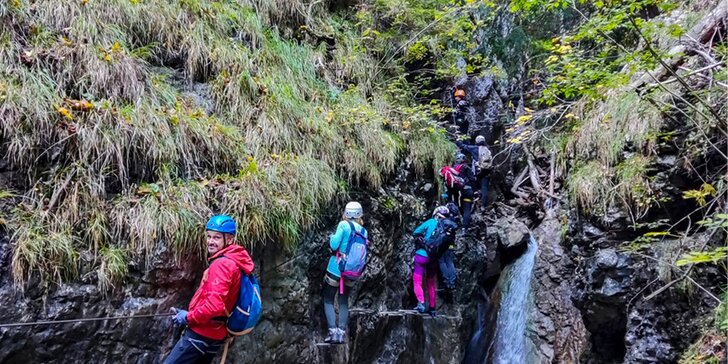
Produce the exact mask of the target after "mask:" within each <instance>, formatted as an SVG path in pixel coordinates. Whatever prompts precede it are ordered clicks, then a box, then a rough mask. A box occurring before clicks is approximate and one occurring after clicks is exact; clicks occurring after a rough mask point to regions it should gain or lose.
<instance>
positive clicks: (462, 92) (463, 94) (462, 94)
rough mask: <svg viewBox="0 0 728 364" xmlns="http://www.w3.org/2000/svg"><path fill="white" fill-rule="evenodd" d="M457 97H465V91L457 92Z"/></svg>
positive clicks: (459, 90)
mask: <svg viewBox="0 0 728 364" xmlns="http://www.w3.org/2000/svg"><path fill="white" fill-rule="evenodd" d="M455 97H465V90H462V89H458V90H456V91H455Z"/></svg>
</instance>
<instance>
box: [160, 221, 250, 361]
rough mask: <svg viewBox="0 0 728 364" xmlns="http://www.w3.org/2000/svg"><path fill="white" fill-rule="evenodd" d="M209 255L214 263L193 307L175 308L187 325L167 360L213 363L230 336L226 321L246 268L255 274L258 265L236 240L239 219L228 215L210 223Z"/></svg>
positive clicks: (177, 321) (178, 318) (177, 316)
mask: <svg viewBox="0 0 728 364" xmlns="http://www.w3.org/2000/svg"><path fill="white" fill-rule="evenodd" d="M206 229H207V232H206V238H207V252H208V254H209V258H207V260H208V262H209V264H210V266H209V267H208V268H207V270H205V273H203V275H202V281H201V282H200V287H199V288H198V289H197V292H195V295H194V296H193V297H192V300H191V301H190V305H189V311H185V310H182V309H173V310H174V311H175V313H176V314H175V316H174V317H173V318H172V320H173V321H174V323H175V324H177V325H187V329H186V330H185V332H184V334H183V335H182V337H181V338H180V339H179V341H177V344H175V346H174V348H173V349H172V352H170V354H169V356H168V357H167V359H166V360H165V361H164V363H165V364H193V363H194V364H209V363H210V362H212V359H213V357H214V356H215V354H216V353H217V351H218V350H219V349H220V347H221V346H222V345H223V344H224V341H225V338H226V337H227V334H228V332H227V326H226V324H225V321H226V319H227V317H228V315H229V313H230V312H231V310H232V309H233V307H234V306H235V301H236V300H237V297H238V291H239V290H240V275H241V274H242V272H245V274H251V273H252V272H253V268H255V265H254V264H253V259H251V258H250V255H249V254H248V252H247V251H246V250H245V248H243V247H242V246H240V245H237V244H235V233H236V226H235V220H233V219H232V218H231V217H230V216H227V215H217V216H213V217H212V218H211V219H210V221H208V222H207V225H206Z"/></svg>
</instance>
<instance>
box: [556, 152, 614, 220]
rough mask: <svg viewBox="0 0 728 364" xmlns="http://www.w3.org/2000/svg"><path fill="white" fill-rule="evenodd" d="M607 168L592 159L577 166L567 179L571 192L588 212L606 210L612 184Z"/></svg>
mask: <svg viewBox="0 0 728 364" xmlns="http://www.w3.org/2000/svg"><path fill="white" fill-rule="evenodd" d="M608 173H609V172H608V171H607V169H606V168H605V167H604V166H603V165H602V164H600V163H599V162H596V161H592V162H588V163H585V164H582V165H580V166H578V167H576V168H575V169H574V170H573V171H572V172H571V173H570V174H569V178H568V180H567V188H568V191H569V194H570V195H571V196H574V197H575V199H576V202H577V203H578V204H579V206H581V208H583V209H584V210H586V211H588V212H599V211H606V209H605V208H606V204H607V203H608V202H607V197H608V194H609V191H610V189H611V186H610V184H609V176H608Z"/></svg>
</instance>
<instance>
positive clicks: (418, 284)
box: [412, 254, 427, 304]
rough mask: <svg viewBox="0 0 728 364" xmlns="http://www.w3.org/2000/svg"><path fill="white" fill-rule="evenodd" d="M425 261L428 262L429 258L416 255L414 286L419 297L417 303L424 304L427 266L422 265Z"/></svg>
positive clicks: (413, 273)
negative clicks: (424, 283)
mask: <svg viewBox="0 0 728 364" xmlns="http://www.w3.org/2000/svg"><path fill="white" fill-rule="evenodd" d="M423 258H424V259H423ZM423 260H427V258H425V257H423V256H420V255H416V254H415V259H414V271H413V272H412V284H413V285H414V291H415V297H417V303H422V304H424V303H425V292H424V291H423V290H422V277H423V276H425V265H424V264H422V261H423ZM425 263H426V262H425Z"/></svg>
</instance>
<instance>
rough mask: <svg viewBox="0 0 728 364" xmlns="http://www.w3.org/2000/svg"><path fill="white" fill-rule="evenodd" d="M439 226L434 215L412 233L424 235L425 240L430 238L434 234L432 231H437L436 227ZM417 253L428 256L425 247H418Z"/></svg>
mask: <svg viewBox="0 0 728 364" xmlns="http://www.w3.org/2000/svg"><path fill="white" fill-rule="evenodd" d="M436 228H437V220H436V219H435V218H434V217H433V218H431V219H429V220H427V221H425V222H423V223H422V224H420V226H418V227H417V228H416V229H415V231H413V232H412V235H422V236H423V237H424V238H425V241H427V240H430V237H431V236H432V233H433V232H435V229H436ZM415 254H417V255H420V256H423V257H426V256H427V252H426V251H425V249H421V248H420V249H417V251H416V252H415Z"/></svg>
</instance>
